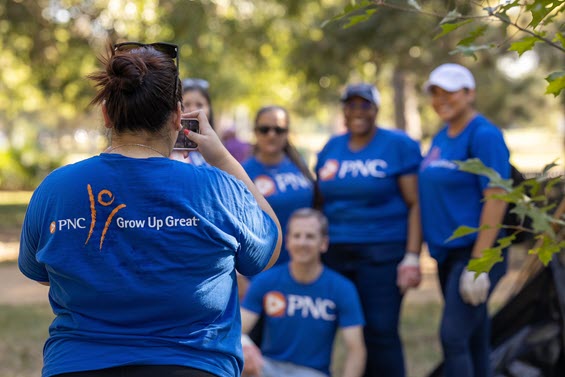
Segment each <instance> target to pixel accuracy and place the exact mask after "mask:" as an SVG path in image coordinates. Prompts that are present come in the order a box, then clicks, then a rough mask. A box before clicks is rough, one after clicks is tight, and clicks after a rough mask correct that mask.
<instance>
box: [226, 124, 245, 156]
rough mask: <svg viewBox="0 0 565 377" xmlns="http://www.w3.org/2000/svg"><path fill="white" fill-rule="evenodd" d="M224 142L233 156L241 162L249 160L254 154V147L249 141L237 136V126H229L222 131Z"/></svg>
mask: <svg viewBox="0 0 565 377" xmlns="http://www.w3.org/2000/svg"><path fill="white" fill-rule="evenodd" d="M222 143H224V146H225V147H226V149H227V150H228V151H229V152H230V153H231V155H232V156H234V157H235V159H236V160H237V161H239V162H243V161H245V160H247V159H248V158H249V157H250V156H251V154H252V147H251V145H250V144H249V143H246V142H244V141H242V140H240V139H239V138H238V137H237V130H236V128H235V126H232V127H229V128H228V129H226V130H224V132H223V133H222Z"/></svg>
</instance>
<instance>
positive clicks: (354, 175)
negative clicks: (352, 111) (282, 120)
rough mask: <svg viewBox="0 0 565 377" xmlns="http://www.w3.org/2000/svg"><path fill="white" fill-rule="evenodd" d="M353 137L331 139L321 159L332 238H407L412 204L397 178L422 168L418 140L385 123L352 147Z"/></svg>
mask: <svg viewBox="0 0 565 377" xmlns="http://www.w3.org/2000/svg"><path fill="white" fill-rule="evenodd" d="M349 139H350V135H349V133H347V134H344V135H340V136H335V137H333V138H332V139H330V140H329V142H328V143H327V144H326V145H325V146H324V148H323V149H322V151H321V152H320V153H319V154H318V163H317V164H316V174H317V176H318V185H319V189H320V193H321V195H322V198H323V211H324V213H325V215H326V216H327V217H328V220H329V224H330V242H331V243H380V242H404V241H406V238H407V229H408V207H407V205H406V202H405V201H404V199H403V197H402V193H401V191H400V187H399V184H398V179H399V178H400V177H401V176H403V175H410V174H417V172H418V167H419V165H420V161H421V159H422V156H421V154H420V147H419V145H418V143H417V142H416V141H414V140H412V139H411V138H409V137H408V136H407V135H406V134H405V133H403V132H401V131H397V130H388V129H384V128H379V129H378V130H377V132H376V134H375V137H373V139H372V140H371V141H370V142H369V144H367V145H366V146H365V147H364V148H363V149H361V150H358V151H352V150H350V149H349V146H348V143H349ZM400 252H402V253H404V250H400Z"/></svg>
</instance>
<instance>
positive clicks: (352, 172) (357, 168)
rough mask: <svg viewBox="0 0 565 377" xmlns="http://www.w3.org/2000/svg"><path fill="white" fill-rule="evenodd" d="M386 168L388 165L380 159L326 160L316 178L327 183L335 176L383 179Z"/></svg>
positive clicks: (341, 177)
mask: <svg viewBox="0 0 565 377" xmlns="http://www.w3.org/2000/svg"><path fill="white" fill-rule="evenodd" d="M387 167H388V163H387V162H386V161H384V160H381V159H374V160H365V161H363V160H343V161H341V163H340V162H338V161H337V160H334V159H330V160H326V162H325V163H324V165H323V166H322V167H321V168H320V169H319V170H318V176H319V177H320V180H321V181H329V180H332V179H334V178H335V177H336V176H337V177H338V178H340V179H343V178H345V177H352V178H356V177H359V176H360V177H375V178H384V177H386V172H385V171H384V170H385V169H386V168H387Z"/></svg>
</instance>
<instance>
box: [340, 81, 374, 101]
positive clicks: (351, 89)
mask: <svg viewBox="0 0 565 377" xmlns="http://www.w3.org/2000/svg"><path fill="white" fill-rule="evenodd" d="M351 97H361V98H363V99H366V100H367V101H369V102H371V103H372V104H374V105H376V106H379V105H380V104H381V95H380V93H379V91H378V90H377V88H375V87H374V86H373V85H371V84H366V83H361V84H351V85H348V86H347V88H345V91H344V92H343V94H342V96H341V102H345V101H348V100H349V99H350V98H351Z"/></svg>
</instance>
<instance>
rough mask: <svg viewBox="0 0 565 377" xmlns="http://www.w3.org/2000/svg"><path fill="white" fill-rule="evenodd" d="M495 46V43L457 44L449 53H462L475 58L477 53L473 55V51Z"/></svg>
mask: <svg viewBox="0 0 565 377" xmlns="http://www.w3.org/2000/svg"><path fill="white" fill-rule="evenodd" d="M494 47H496V45H495V44H494V43H491V44H488V45H477V46H473V45H471V46H457V47H455V50H453V51H450V52H449V55H456V54H462V55H464V56H469V57H472V58H474V59H475V60H477V55H475V53H476V52H477V51H481V50H490V49H491V48H494Z"/></svg>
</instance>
